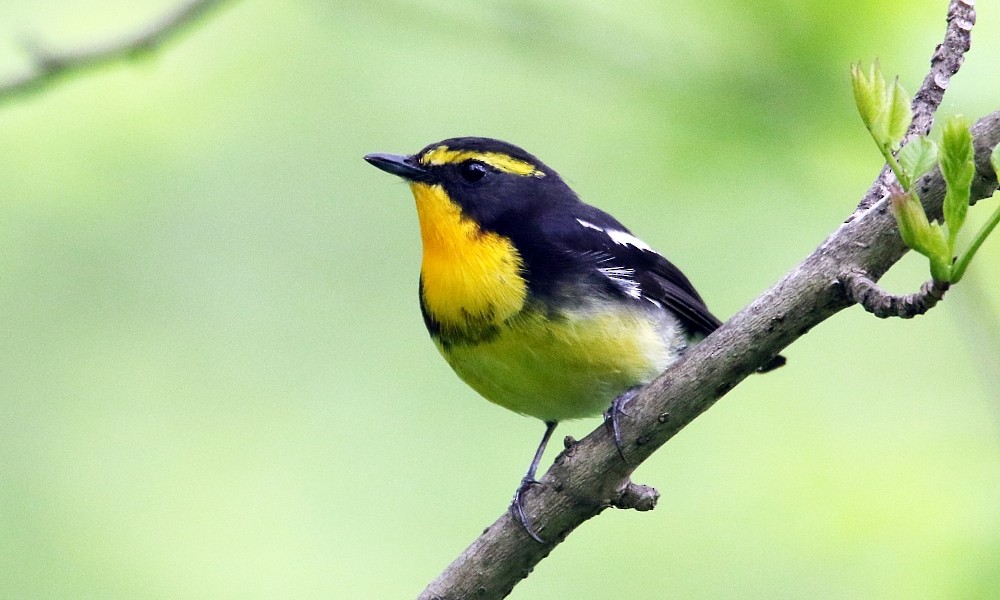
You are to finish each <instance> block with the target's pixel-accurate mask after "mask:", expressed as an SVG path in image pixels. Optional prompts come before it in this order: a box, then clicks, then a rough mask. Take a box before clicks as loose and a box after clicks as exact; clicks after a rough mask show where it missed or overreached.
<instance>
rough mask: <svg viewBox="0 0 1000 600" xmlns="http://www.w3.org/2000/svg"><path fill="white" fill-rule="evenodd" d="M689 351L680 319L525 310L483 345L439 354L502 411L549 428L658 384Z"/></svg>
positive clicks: (609, 310)
mask: <svg viewBox="0 0 1000 600" xmlns="http://www.w3.org/2000/svg"><path fill="white" fill-rule="evenodd" d="M685 344H686V338H685V337H684V335H683V333H682V331H681V329H680V327H679V326H678V325H677V322H676V320H675V319H672V318H670V317H667V316H666V315H661V316H660V318H658V317H657V316H656V315H654V314H653V313H649V312H644V311H641V310H629V309H625V308H623V307H616V306H614V305H608V306H605V307H600V306H595V307H588V308H585V309H582V310H579V311H573V312H562V313H560V314H559V315H558V318H554V319H553V318H549V315H548V314H545V313H542V312H540V311H534V310H528V311H526V312H524V313H522V314H521V315H519V316H518V317H516V318H515V319H513V320H511V322H509V323H508V324H507V325H506V326H505V327H503V328H501V330H500V332H499V333H498V335H497V336H496V337H495V338H493V339H490V340H487V341H484V342H481V343H478V344H459V345H454V346H445V345H443V344H441V343H440V342H439V343H438V349H439V350H440V351H441V354H442V355H444V357H445V360H447V361H448V364H450V365H451V367H452V368H453V369H454V370H455V372H456V373H457V374H458V376H459V377H461V378H462V380H463V381H465V382H466V383H467V384H469V386H470V387H472V388H473V389H474V390H476V391H477V392H479V393H480V394H481V395H482V396H483V397H484V398H486V399H487V400H489V401H491V402H493V403H495V404H499V405H500V406H503V407H504V408H507V409H509V410H513V411H515V412H519V413H521V414H525V415H530V416H532V417H536V418H539V419H542V420H544V421H561V420H564V419H577V418H580V417H587V416H592V415H595V414H599V413H600V412H601V411H603V410H605V409H607V408H608V407H609V406H610V404H611V401H612V400H614V399H615V398H616V397H617V396H619V395H620V394H622V393H624V392H625V391H627V390H629V389H631V388H633V387H635V386H638V385H642V384H645V383H648V382H650V381H652V380H653V378H654V377H656V375H657V374H659V373H660V372H661V371H663V369H665V368H667V367H668V366H669V365H670V364H671V363H673V362H674V361H675V360H677V357H678V356H680V354H681V352H682V351H683V349H684V346H685Z"/></svg>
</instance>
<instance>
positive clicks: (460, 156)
mask: <svg viewBox="0 0 1000 600" xmlns="http://www.w3.org/2000/svg"><path fill="white" fill-rule="evenodd" d="M467 160H478V161H479V162H481V163H485V164H487V165H489V166H491V167H493V168H494V169H496V170H498V171H503V172H504V173H510V174H512V175H520V176H521V177H545V173H543V172H542V171H540V170H538V167H536V166H535V165H533V164H531V163H529V162H526V161H523V160H520V159H517V158H514V157H512V156H509V155H507V154H504V153H502V152H476V151H475V150H452V149H450V148H448V146H438V147H437V148H432V149H430V150H428V151H427V152H424V154H423V155H422V156H421V157H420V164H422V165H453V164H457V163H461V162H465V161H467Z"/></svg>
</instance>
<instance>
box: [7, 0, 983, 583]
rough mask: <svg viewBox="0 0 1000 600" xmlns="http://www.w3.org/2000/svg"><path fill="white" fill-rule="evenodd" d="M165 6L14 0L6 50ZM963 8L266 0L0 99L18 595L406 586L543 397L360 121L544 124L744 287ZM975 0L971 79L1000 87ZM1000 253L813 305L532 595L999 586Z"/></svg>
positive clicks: (435, 126)
mask: <svg viewBox="0 0 1000 600" xmlns="http://www.w3.org/2000/svg"><path fill="white" fill-rule="evenodd" d="M174 4H175V0H155V1H154V0H146V1H142V2H136V1H134V0H94V1H93V2H87V3H80V2H70V1H67V0H31V1H30V2H29V1H28V0H9V1H7V2H4V3H2V4H0V77H4V76H5V74H7V75H11V76H12V75H13V74H15V73H17V72H19V71H20V70H21V69H24V68H26V65H27V59H26V56H25V54H24V52H23V51H22V44H23V43H24V41H25V40H40V41H42V42H45V43H47V44H48V45H50V46H52V47H57V48H73V47H77V46H85V45H89V44H91V43H93V42H97V41H101V40H104V39H107V38H111V37H115V36H118V35H120V34H122V33H124V32H128V31H133V30H135V29H137V28H139V27H141V26H143V25H144V24H146V23H148V22H149V21H150V20H153V19H155V18H157V17H158V16H159V15H161V14H162V13H164V12H165V11H167V10H168V9H169V8H170V7H171V6H173V5H174ZM945 5H946V2H945V1H944V0H891V1H885V2H870V1H865V0H857V1H851V0H837V1H833V2H831V1H830V0H766V1H762V2H756V3H747V2H743V1H742V0H706V1H703V2H682V1H679V0H677V1H675V0H662V1H658V2H653V1H640V2H629V3H624V2H620V3H616V2H606V1H587V2H570V1H568V0H565V1H548V2H540V1H539V2H535V1H527V0H524V1H520V0H506V1H495V2H482V3H464V4H463V3H456V2H444V1H438V0H425V1H417V0H413V1H405V0H399V1H397V2H368V3H361V2H354V1H350V2H337V1H328V0H293V1H288V2H282V3H277V2H265V1H263V0H242V1H234V2H232V3H231V4H230V5H229V7H228V8H227V9H225V10H222V11H220V12H218V13H216V14H214V15H213V16H212V17H211V18H209V19H208V20H206V21H205V22H204V23H203V24H202V25H201V26H200V27H198V28H196V29H193V30H191V31H188V32H187V33H186V34H185V35H183V36H182V37H181V38H179V39H178V40H177V42H176V43H175V44H172V45H171V46H170V47H168V48H166V49H165V51H164V52H162V53H161V54H159V55H157V56H156V57H155V58H152V59H150V60H144V61H140V62H138V63H134V64H125V65H118V66H115V67H112V68H108V69H104V70H101V71H99V72H94V73H89V74H86V75H84V76H80V77H74V78H71V79H69V80H67V81H64V82H62V83H61V84H59V85H57V86H54V87H52V88H51V89H49V90H48V91H46V92H44V93H42V94H39V95H36V96H32V97H27V98H22V99H18V100H17V101H13V102H8V103H5V104H3V105H0V190H2V193H0V598H3V599H26V600H44V599H56V598H58V599H65V598H95V599H97V598H100V599H112V598H162V599H204V598H239V599H258V598H259V599H274V598H302V599H306V598H407V597H413V596H415V595H416V594H417V593H418V592H419V591H420V590H421V589H423V587H424V586H425V585H426V584H427V582H429V581H430V580H431V579H432V578H433V577H435V576H436V575H437V574H438V573H439V572H440V571H441V569H443V568H444V567H445V566H446V565H447V564H448V563H449V562H450V561H451V560H452V559H453V558H454V557H455V556H456V555H457V554H458V553H459V551H461V550H462V549H463V548H464V547H465V546H466V545H467V544H468V543H469V542H470V541H471V540H472V539H473V538H474V537H475V536H476V535H477V534H478V533H479V532H480V530H481V529H482V528H483V527H484V526H485V525H487V524H489V523H491V522H492V521H493V520H494V519H495V518H496V517H497V516H498V515H499V514H500V513H501V512H502V511H503V510H504V509H505V508H506V505H507V502H508V501H509V499H510V495H511V493H512V492H513V490H514V487H515V486H516V484H517V482H518V480H519V478H520V477H521V474H522V472H523V469H524V467H525V466H526V463H527V462H528V459H529V458H530V454H531V452H532V450H533V449H534V447H535V446H534V445H535V443H536V442H537V440H538V437H539V435H540V434H541V431H542V425H541V424H540V423H538V422H536V421H533V420H530V419H527V418H524V417H520V416H517V415H514V414H510V413H507V412H505V411H503V410H502V409H499V408H497V407H494V406H492V405H490V404H488V403H487V402H485V401H483V400H481V399H480V398H478V397H477V396H476V395H475V394H474V393H473V392H472V391H471V390H469V389H468V388H466V387H465V386H464V385H463V384H461V383H460V382H459V381H458V380H457V378H456V377H454V376H453V374H452V373H451V372H450V371H449V369H448V367H447V366H446V365H445V363H444V362H443V361H442V360H441V359H440V357H439V356H437V353H436V352H435V350H434V348H433V346H432V345H431V343H430V341H429V340H428V339H427V336H426V334H425V332H424V330H423V325H422V322H421V319H420V315H419V311H418V308H417V302H416V279H417V270H418V266H419V253H420V248H419V241H418V232H417V224H416V217H415V214H414V210H413V206H412V199H411V198H410V196H409V193H408V190H407V188H406V187H405V186H404V185H403V184H401V183H399V182H397V181H394V180H393V179H392V178H390V177H388V176H386V175H385V174H383V173H380V172H378V171H377V170H375V169H373V168H371V167H370V166H368V165H367V164H365V163H364V162H363V161H362V160H361V156H362V155H363V154H365V153H367V152H373V151H391V152H413V151H415V150H417V149H419V148H420V147H422V146H424V145H425V144H427V143H429V142H432V141H435V140H439V139H442V138H445V137H450V136H455V135H487V136H493V137H499V138H503V139H506V140H510V141H513V142H515V143H518V144H519V145H522V146H524V147H526V148H528V149H529V150H530V151H532V152H534V153H535V154H537V155H539V156H540V157H542V159H543V160H545V161H546V162H548V163H549V164H550V165H552V166H554V167H555V168H556V169H558V170H559V171H560V172H562V173H563V174H564V175H565V177H566V178H567V180H568V181H569V182H570V183H571V184H572V185H573V186H574V187H575V188H576V190H577V191H578V192H579V193H580V194H581V195H582V196H583V197H584V198H585V199H587V200H589V201H590V202H592V203H595V204H598V205H600V206H602V207H604V208H606V209H608V210H609V211H610V212H612V213H614V214H615V215H617V216H618V217H619V218H620V219H621V220H622V221H623V222H625V223H626V224H628V225H630V226H631V227H632V229H633V230H634V231H635V232H636V233H637V234H639V235H640V236H642V237H643V238H644V239H645V240H647V241H648V242H650V243H651V244H652V245H653V246H655V247H656V248H658V249H660V250H661V251H662V252H664V253H665V254H666V255H667V256H669V257H671V258H672V259H673V260H674V261H675V262H676V263H678V264H679V265H680V266H681V267H682V268H683V269H684V270H685V271H686V272H687V273H688V275H689V276H690V277H691V278H692V279H693V280H694V281H695V282H696V285H697V286H698V287H699V289H700V291H701V292H702V294H703V295H704V296H705V298H707V299H708V302H709V304H710V306H711V307H712V308H713V310H714V311H715V312H717V313H718V314H719V315H720V316H722V317H726V316H728V315H731V314H732V313H733V312H735V311H737V310H739V308H740V307H741V306H743V305H744V304H745V303H746V302H748V301H749V300H750V299H752V298H753V297H754V296H755V295H757V294H758V293H760V292H761V291H762V290H763V289H765V288H766V287H767V286H768V285H769V284H771V283H772V282H774V281H775V280H777V279H778V278H779V277H780V276H781V275H782V274H783V273H785V272H786V271H787V270H789V269H790V268H791V267H793V266H794V265H795V264H796V263H797V261H799V260H800V259H801V258H802V257H804V256H805V255H806V254H807V253H808V252H809V251H810V250H811V249H813V248H814V247H815V246H816V245H817V244H818V243H819V242H821V241H822V240H823V238H824V237H825V236H826V235H828V234H829V233H830V232H831V231H832V230H833V229H834V228H835V227H836V226H837V224H838V223H839V222H840V221H841V220H842V219H843V218H844V217H845V216H846V215H848V214H849V213H850V211H851V210H852V208H853V206H854V204H855V203H856V202H857V200H858V199H859V197H860V195H861V194H862V193H863V192H864V191H865V189H866V188H867V186H868V184H869V182H870V181H871V179H872V177H873V176H874V175H875V173H876V172H877V171H878V169H879V167H880V161H879V157H878V154H877V152H876V150H875V148H874V146H873V145H872V144H871V142H870V141H869V139H868V138H867V135H866V132H865V131H864V129H863V127H862V125H861V124H860V121H859V120H858V118H857V117H856V115H855V114H854V108H853V104H852V98H851V93H850V88H849V82H848V65H849V63H850V62H851V61H854V60H857V59H864V60H865V61H870V60H872V59H874V58H876V57H877V58H880V59H881V61H882V65H883V67H884V68H885V70H886V71H887V72H889V73H899V74H900V76H901V80H902V82H903V83H904V86H905V87H907V88H908V89H909V90H910V91H911V92H912V91H914V90H915V89H916V88H917V86H918V84H919V81H920V79H921V78H922V77H923V74H924V72H925V69H926V66H927V64H928V59H929V57H930V54H931V52H932V50H933V48H934V45H935V44H936V43H938V41H939V40H940V39H941V35H942V33H943V30H944V14H945V8H946V6H945ZM979 16H980V24H979V25H978V26H977V29H976V32H975V38H974V44H973V50H972V52H971V53H970V54H969V55H968V59H967V63H966V66H965V67H964V68H963V71H962V73H961V74H960V75H959V76H958V77H957V78H956V79H955V80H954V82H953V85H952V89H951V90H950V91H949V92H948V95H947V99H946V101H945V104H944V108H943V111H944V112H945V113H956V112H961V113H964V114H966V115H969V116H972V117H978V116H981V115H982V114H985V113H987V112H990V111H992V110H995V109H997V108H998V107H1000V77H998V76H997V64H998V60H1000V7H998V6H997V5H996V3H990V2H983V3H981V6H980V13H979ZM995 202H996V200H993V201H992V202H991V203H984V204H983V206H982V207H981V208H979V209H978V210H975V211H973V219H974V220H977V221H981V220H982V217H983V216H985V215H984V213H986V212H988V211H989V210H991V209H992V207H993V205H994V203H995ZM998 268H1000V242H998V240H996V239H994V240H991V241H989V242H988V243H987V244H986V246H985V247H984V249H983V251H982V255H981V258H979V259H977V261H976V262H974V263H973V266H972V269H971V271H970V273H969V275H968V276H967V278H966V280H965V282H963V283H962V285H960V286H959V287H958V288H957V289H955V290H954V291H953V292H951V293H950V294H949V296H948V298H947V301H946V302H944V304H943V305H942V306H940V307H939V308H937V309H936V310H934V311H933V312H932V313H930V314H929V315H928V316H925V317H921V318H918V319H916V320H913V321H910V322H902V321H879V320H876V319H875V318H873V317H870V316H868V315H866V314H864V313H863V312H861V311H860V310H858V309H851V310H848V311H845V312H844V313H842V314H839V315H837V316H835V317H834V318H832V319H830V320H829V321H827V322H826V323H824V324H823V325H822V326H820V327H818V328H816V329H815V330H814V331H812V332H810V333H809V335H807V336H805V337H804V338H802V339H801V340H800V341H798V342H796V343H795V344H794V345H793V346H791V347H790V348H789V349H788V350H787V352H786V354H787V356H788V358H789V365H788V367H787V368H785V369H782V370H781V371H779V372H775V373H773V374H770V375H767V376H759V377H752V378H751V379H749V380H748V381H746V382H745V383H744V384H743V385H741V386H739V387H738V388H737V389H736V390H734V391H733V392H732V393H731V394H729V395H728V396H727V397H726V398H724V399H723V400H722V401H721V402H720V403H719V404H718V405H716V406H715V407H714V408H713V409H712V410H710V411H708V413H706V414H705V415H704V416H703V417H702V418H700V419H698V420H697V421H696V422H695V423H694V424H692V425H691V426H690V427H688V428H687V429H686V430H685V431H684V432H682V434H681V435H679V436H678V437H677V438H675V439H674V440H673V441H672V442H671V443H670V444H668V446H666V447H665V448H664V449H663V450H662V451H661V452H660V453H659V454H658V455H656V456H655V457H654V458H653V459H652V460H650V461H649V462H648V463H647V464H645V465H643V466H642V467H641V468H640V469H639V471H638V472H637V474H636V479H637V480H638V481H641V482H643V483H648V484H651V485H655V486H656V487H657V488H658V489H659V490H660V491H661V492H662V494H663V497H662V499H661V502H660V505H659V507H658V508H657V510H655V511H653V512H652V513H644V514H639V513H634V512H614V511H610V512H607V513H605V514H603V515H602V516H601V517H600V518H598V519H595V520H593V521H592V522H589V523H587V524H586V525H585V526H583V527H582V528H581V529H580V530H579V531H578V532H577V533H575V534H574V535H573V536H572V537H571V538H570V539H569V540H568V541H567V542H566V543H565V544H563V545H562V546H560V547H559V548H558V550H557V551H556V552H555V553H554V554H553V555H552V556H551V557H550V558H549V559H548V560H546V561H544V562H543V563H542V564H541V565H540V566H539V567H538V568H537V569H536V570H535V572H534V573H533V575H532V576H531V577H530V578H529V579H528V580H526V581H525V582H523V583H522V584H521V585H520V586H518V587H517V588H516V590H515V591H514V593H513V595H512V598H539V599H541V598H617V597H644V598H650V597H653V598H658V597H676V598H806V597H808V598H995V597H1000V375H998V366H1000V284H998V283H997V277H996V273H997V272H998V271H997V270H998ZM924 278H926V267H925V266H924V264H923V262H922V261H920V260H918V259H917V258H915V257H908V258H907V259H906V260H904V261H903V263H901V264H900V265H899V266H898V267H897V268H896V269H894V270H893V271H892V272H891V273H890V275H889V277H888V278H887V285H889V286H890V287H892V289H894V290H896V291H899V292H906V291H911V290H912V289H915V288H916V286H917V285H919V283H920V282H921V281H923V279H924ZM597 425H598V421H597V420H589V421H580V422H573V423H568V424H565V425H563V426H561V428H560V429H559V431H558V433H559V434H560V435H567V434H572V435H574V436H577V437H580V436H583V435H585V434H586V433H587V432H589V431H590V430H591V429H593V428H594V427H596V426H597ZM553 446H554V447H555V448H558V446H559V444H558V443H556V444H554V445H553ZM554 453H555V452H554V450H553V451H550V453H549V454H548V456H547V457H546V461H549V460H550V459H551V458H552V456H554Z"/></svg>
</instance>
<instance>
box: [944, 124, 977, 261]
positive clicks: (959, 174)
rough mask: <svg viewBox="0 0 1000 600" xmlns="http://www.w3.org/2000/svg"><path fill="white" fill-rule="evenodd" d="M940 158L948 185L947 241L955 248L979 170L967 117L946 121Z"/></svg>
mask: <svg viewBox="0 0 1000 600" xmlns="http://www.w3.org/2000/svg"><path fill="white" fill-rule="evenodd" d="M939 160H940V163H941V174H942V175H943V176H944V181H945V185H946V187H945V194H944V220H945V223H947V224H948V243H949V245H950V247H952V248H954V246H955V237H956V236H957V235H958V230H959V229H960V228H961V227H962V224H963V223H965V215H966V213H968V211H969V187H970V186H971V185H972V177H973V175H975V173H976V165H975V153H974V150H973V148H972V133H971V132H970V131H969V120H968V119H966V118H965V117H962V116H961V115H956V116H954V117H951V118H950V119H948V120H947V121H946V122H945V125H944V129H943V130H942V133H941V153H940V157H939Z"/></svg>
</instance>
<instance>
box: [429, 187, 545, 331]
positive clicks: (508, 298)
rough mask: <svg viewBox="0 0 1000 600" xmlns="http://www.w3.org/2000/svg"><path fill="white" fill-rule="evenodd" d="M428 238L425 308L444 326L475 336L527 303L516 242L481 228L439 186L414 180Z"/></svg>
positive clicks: (448, 329)
mask: <svg viewBox="0 0 1000 600" xmlns="http://www.w3.org/2000/svg"><path fill="white" fill-rule="evenodd" d="M410 189H411V190H413V197H414V198H415V199H416V202H417V216H418V218H419V219H420V237H421V239H422V241H423V254H424V256H423V262H422V264H421V267H420V273H421V277H422V279H423V301H424V308H425V310H426V311H427V312H428V313H429V314H430V316H431V317H432V318H433V319H434V320H435V321H437V322H438V323H439V324H440V325H441V327H442V333H447V332H448V331H452V332H455V333H458V334H470V335H471V336H472V337H476V333H477V332H476V331H475V330H477V329H483V328H494V327H496V326H499V325H501V324H502V323H503V322H504V321H506V320H507V319H509V318H510V317H512V316H514V315H516V314H517V313H518V312H520V311H521V309H522V308H523V307H524V302H525V298H526V297H527V294H528V288H527V284H526V283H525V281H524V278H523V277H522V275H521V271H522V269H523V267H524V264H523V262H522V260H521V255H520V254H519V253H518V252H517V249H516V248H515V247H514V244H513V243H511V241H510V240H509V239H507V238H505V237H503V236H501V235H498V234H496V233H492V232H485V231H482V230H481V229H480V228H479V226H478V225H477V224H476V223H475V222H474V221H473V220H471V219H468V218H466V217H464V216H463V215H462V209H461V207H459V206H458V205H457V204H455V203H454V202H453V201H452V200H451V199H450V198H449V197H448V194H447V193H446V192H445V191H444V188H443V187H442V186H440V185H430V184H426V183H416V182H414V183H411V184H410Z"/></svg>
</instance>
